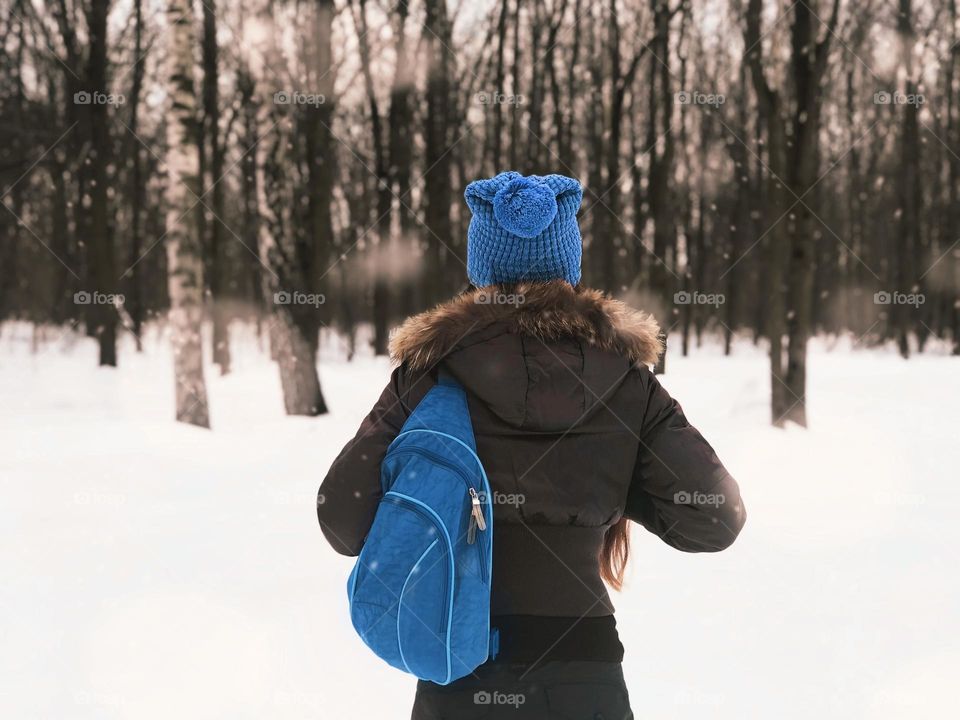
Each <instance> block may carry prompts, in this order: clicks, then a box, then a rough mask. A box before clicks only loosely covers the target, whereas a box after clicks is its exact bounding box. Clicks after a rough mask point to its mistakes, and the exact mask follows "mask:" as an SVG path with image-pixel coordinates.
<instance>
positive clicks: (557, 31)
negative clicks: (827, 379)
mask: <svg viewBox="0 0 960 720" xmlns="http://www.w3.org/2000/svg"><path fill="white" fill-rule="evenodd" d="M4 5H5V6H6V9H5V12H4V13H3V15H2V17H0V23H2V27H3V33H2V38H3V41H2V44H0V66H2V74H0V83H2V84H0V127H2V128H3V131H2V132H3V142H2V143H0V146H2V147H0V188H2V193H3V205H4V210H3V212H2V214H0V235H2V238H3V242H2V250H0V251H2V256H0V257H2V260H0V267H2V271H0V319H5V320H11V319H17V320H26V321H28V322H31V323H36V324H44V325H50V324H52V325H56V326H71V327H75V328H77V329H81V330H82V331H83V332H85V333H86V334H87V335H88V336H90V337H93V338H95V339H96V340H97V342H98V344H99V362H100V364H102V365H115V364H116V363H117V362H118V359H117V349H116V347H117V342H118V337H121V336H122V335H124V334H126V333H129V334H131V335H132V336H133V338H135V339H137V340H138V341H139V338H140V337H141V335H142V333H143V329H144V326H145V324H147V323H150V322H152V321H155V320H161V321H163V322H166V323H167V324H169V328H170V331H171V339H172V342H173V343H174V345H175V347H176V357H177V370H176V376H177V378H178V380H177V389H176V392H177V393H178V397H179V398H180V399H179V401H178V405H177V406H178V417H180V418H181V419H183V420H186V421H188V422H192V423H195V424H198V425H206V424H207V423H208V419H207V415H208V413H207V400H206V391H205V383H204V377H203V369H202V364H201V363H200V360H199V358H200V355H201V351H202V345H203V342H201V336H202V333H201V327H202V326H203V324H204V323H205V322H208V323H209V325H210V327H211V328H212V333H211V335H210V338H209V341H208V342H210V343H212V348H210V349H208V352H209V351H212V353H213V361H214V363H215V366H216V372H219V373H229V372H230V370H231V351H232V339H231V327H232V326H233V325H234V324H235V323H237V322H238V321H241V322H244V323H249V324H255V325H256V327H257V331H258V333H259V334H260V335H261V336H262V337H264V338H267V339H268V340H269V343H268V344H269V348H270V353H271V355H272V357H273V358H274V359H275V360H276V362H277V364H278V366H279V372H280V377H281V381H282V390H283V401H284V406H285V407H286V410H287V412H288V413H291V414H303V415H316V414H322V413H325V412H326V411H327V409H328V406H327V402H326V400H325V397H324V392H323V388H322V387H321V384H320V381H319V379H318V373H317V370H316V366H317V363H316V358H317V351H318V346H319V345H320V344H321V343H322V342H323V339H322V338H323V337H324V336H325V333H323V332H321V330H327V329H329V330H330V331H332V332H335V333H336V334H338V335H339V336H342V337H344V338H346V339H347V342H348V343H349V346H350V348H349V352H350V353H351V354H352V353H353V351H354V349H355V347H356V345H357V343H361V344H364V343H365V344H369V345H370V346H372V350H373V352H375V353H377V354H384V353H385V352H386V350H387V342H388V335H389V332H390V330H391V328H392V327H394V326H395V325H396V324H397V323H398V322H399V321H400V320H402V319H403V318H404V317H406V316H408V315H410V314H412V313H414V312H416V311H419V310H422V309H424V308H426V307H428V306H430V305H432V304H433V303H435V302H437V301H439V300H441V299H443V298H445V297H447V296H449V295H451V294H452V293H455V292H457V291H458V290H460V289H462V288H463V286H464V282H465V280H464V262H465V252H466V250H465V231H466V224H467V222H468V221H469V218H468V213H467V211H466V207H465V205H464V204H463V201H462V192H463V188H464V186H465V185H466V184H467V183H468V182H469V181H470V180H471V179H474V178H476V177H482V176H489V175H492V174H494V173H495V172H497V171H500V170H503V169H506V168H515V169H518V170H520V171H521V172H523V173H538V174H546V173H549V172H561V173H564V174H569V175H572V176H575V177H578V178H580V179H581V180H582V182H583V184H584V187H585V199H584V204H583V208H582V211H581V214H580V223H581V227H582V228H583V232H584V238H585V244H586V251H585V255H584V257H585V274H584V282H585V283H586V284H588V285H592V286H595V287H598V288H601V289H604V290H607V291H609V292H611V293H613V294H615V295H617V296H620V297H624V298H627V299H628V300H629V301H630V302H631V304H634V305H637V306H639V307H642V308H644V309H647V310H648V311H651V312H653V313H654V314H655V315H656V317H657V318H658V320H659V322H660V324H661V326H662V327H663V328H664V330H665V332H666V334H667V336H668V339H669V347H670V351H669V353H668V355H667V357H666V358H665V363H664V367H661V368H660V371H661V372H663V371H665V370H667V369H668V368H669V366H670V357H671V356H674V355H676V354H681V353H684V354H685V353H687V352H688V351H689V348H690V346H691V345H692V344H696V343H699V342H701V341H702V337H703V335H704V333H708V334H711V333H712V334H717V335H720V336H722V337H723V341H724V344H725V348H726V351H727V352H730V348H731V342H732V339H733V338H734V337H735V336H742V337H747V338H750V339H751V340H752V341H754V342H761V341H762V342H765V343H766V344H768V346H769V353H770V383H771V389H772V392H771V396H772V397H771V419H772V421H773V422H774V424H778V425H779V424H782V423H784V422H785V421H788V420H789V421H794V422H797V423H799V424H801V425H804V424H805V423H806V414H805V400H804V397H805V386H806V349H807V343H808V339H809V338H810V337H812V336H815V335H817V334H827V335H836V334H840V333H850V334H852V335H853V337H855V338H856V339H857V343H858V344H859V345H862V346H865V347H869V346H875V345H880V344H883V343H895V344H896V346H897V348H898V350H899V352H900V354H901V355H903V356H904V357H908V356H910V355H911V354H914V353H922V352H923V351H924V349H925V348H926V347H927V344H928V342H929V341H930V340H931V339H939V340H941V341H942V342H944V343H947V344H948V345H949V346H950V347H952V348H953V349H954V351H955V352H956V351H957V350H958V348H960V306H958V297H957V292H958V290H957V289H958V279H960V247H958V240H960V202H958V196H957V192H958V184H960V97H958V91H960V77H958V75H960V35H958V33H960V23H958V19H957V4H956V3H955V2H954V1H953V0H942V2H941V1H939V0H937V1H930V0H928V1H925V2H917V1H916V0H897V2H857V3H850V2H844V3H842V2H840V1H839V0H837V1H836V2H808V1H807V0H803V1H802V2H798V3H793V4H788V3H776V2H761V0H730V1H729V2H714V1H713V0H702V1H701V0H676V2H674V3H669V2H663V1H662V0H650V2H614V1H612V0H611V1H610V2H607V1H606V0H603V2H596V1H594V0H551V1H550V2H547V1H546V0H505V1H504V2H502V3H493V2H490V3H470V2H453V3H451V2H443V1H434V0H422V1H421V0H417V1H412V2H407V1H406V0H400V1H399V2H380V0H344V1H343V2H333V1H332V0H331V1H330V2H327V1H325V0H317V1H316V2H310V3H283V2H256V1H255V0H243V1H237V2H221V3H219V4H217V3H216V2H215V0H203V1H202V2H199V3H189V2H183V1H181V0H171V1H170V2H167V3H163V2H152V1H151V0H129V1H124V2H111V1H110V0H78V1H77V2H70V1H68V0H58V1H56V2H52V1H51V2H47V1H46V0H43V1H38V0H5V2H4Z"/></svg>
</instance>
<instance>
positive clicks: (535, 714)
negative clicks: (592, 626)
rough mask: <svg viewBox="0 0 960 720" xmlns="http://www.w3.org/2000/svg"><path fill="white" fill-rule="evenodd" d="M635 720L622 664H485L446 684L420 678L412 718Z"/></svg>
mask: <svg viewBox="0 0 960 720" xmlns="http://www.w3.org/2000/svg"><path fill="white" fill-rule="evenodd" d="M554 718H556V719H557V720H633V713H632V712H631V711H630V699H629V697H628V696H627V687H626V684H625V683H624V681H623V670H622V669H621V667H620V663H611V662H583V661H568V660H553V661H549V662H544V663H542V664H539V665H535V666H534V667H533V668H532V669H530V670H528V666H526V665H508V664H499V663H487V664H486V665H482V666H480V667H479V668H477V670H476V671H475V673H474V675H468V676H467V677H465V678H461V679H460V680H457V681H455V682H453V683H451V684H450V685H446V686H443V685H435V684H433V683H429V682H423V681H421V682H420V683H419V684H418V685H417V697H416V700H415V701H414V704H413V714H412V716H411V720H553V719H554Z"/></svg>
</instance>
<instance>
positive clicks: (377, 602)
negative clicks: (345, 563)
mask: <svg viewBox="0 0 960 720" xmlns="http://www.w3.org/2000/svg"><path fill="white" fill-rule="evenodd" d="M380 484H381V488H382V491H383V498H382V500H381V501H380V506H379V507H378V508H377V514H376V516H375V518H374V521H373V525H372V526H371V528H370V532H369V534H368V535H367V538H366V540H365V542H364V545H363V550H362V551H361V552H360V557H359V558H357V563H356V565H355V566H354V568H353V571H352V572H351V573H350V579H349V581H348V584H347V592H348V596H349V599H350V619H351V621H352V622H353V627H354V629H355V630H356V631H357V633H359V635H360V637H361V638H362V639H363V641H364V642H365V643H366V644H367V645H368V646H369V647H370V649H371V650H373V651H374V652H375V653H376V654H377V655H379V656H380V657H381V658H383V659H384V660H386V661H387V662H388V663H389V664H390V665H393V666H394V667H396V668H399V669H401V670H404V671H405V672H408V673H411V674H413V675H416V676H417V677H418V678H420V679H421V680H429V681H431V682H434V683H437V684H440V685H446V684H448V683H450V682H452V681H454V680H456V679H458V678H461V677H463V676H465V675H468V674H470V673H471V672H473V670H474V669H475V668H476V667H477V666H478V665H480V664H482V663H483V662H485V661H486V660H487V658H489V657H492V656H494V655H496V650H497V648H496V644H497V636H496V631H495V630H494V631H493V632H491V630H490V586H491V569H492V565H493V506H492V504H491V501H492V498H491V495H490V483H489V482H488V480H487V475H486V473H485V472H484V470H483V465H482V464H481V462H480V458H478V457H477V452H476V441H475V439H474V436H473V426H472V424H471V422H470V412H469V410H468V408H467V396H466V393H465V392H464V390H463V388H462V387H461V386H460V384H459V383H458V382H457V381H456V380H454V379H453V378H452V377H450V376H449V375H448V374H447V373H446V372H444V371H441V372H440V377H439V381H438V384H437V385H435V386H434V387H433V388H431V389H430V391H429V392H428V393H427V394H426V396H425V397H424V398H423V400H422V401H421V402H420V404H419V405H418V406H417V407H416V409H415V410H414V411H413V413H412V414H411V415H410V417H409V418H408V419H407V421H406V422H405V423H404V425H403V428H402V429H401V431H400V434H399V435H397V437H396V438H395V439H394V441H393V442H392V443H390V446H389V447H388V448H387V452H386V455H385V456H384V458H383V463H382V464H381V466H380Z"/></svg>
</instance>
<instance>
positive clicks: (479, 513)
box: [470, 488, 487, 531]
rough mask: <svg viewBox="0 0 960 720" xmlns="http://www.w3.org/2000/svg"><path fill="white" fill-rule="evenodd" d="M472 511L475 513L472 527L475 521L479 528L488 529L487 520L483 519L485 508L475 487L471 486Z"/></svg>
mask: <svg viewBox="0 0 960 720" xmlns="http://www.w3.org/2000/svg"><path fill="white" fill-rule="evenodd" d="M470 512H471V513H472V515H473V520H472V522H471V527H473V523H474V522H475V523H476V524H477V529H478V530H481V531H483V530H486V529H487V521H486V520H484V519H483V508H482V507H481V506H480V497H479V496H478V495H477V491H476V490H474V489H473V488H470Z"/></svg>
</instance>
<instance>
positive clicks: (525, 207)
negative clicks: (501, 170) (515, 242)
mask: <svg viewBox="0 0 960 720" xmlns="http://www.w3.org/2000/svg"><path fill="white" fill-rule="evenodd" d="M493 214H494V216H495V217H496V218H497V222H498V223H499V224H500V227H502V228H503V229H504V230H506V231H507V232H510V233H513V234H514V235H518V236H519V237H522V238H534V237H536V236H537V235H539V234H540V233H542V232H543V231H544V230H546V228H547V226H548V225H549V224H550V223H552V222H553V219H554V218H555V217H556V216H557V196H556V193H555V192H554V191H553V190H551V189H550V188H549V187H547V185H545V184H544V183H542V182H540V181H539V180H537V179H535V178H530V177H522V176H521V177H516V178H514V179H513V180H511V181H510V182H509V183H507V184H506V185H504V186H503V187H502V188H500V190H498V191H497V194H496V195H495V196H494V198H493Z"/></svg>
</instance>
